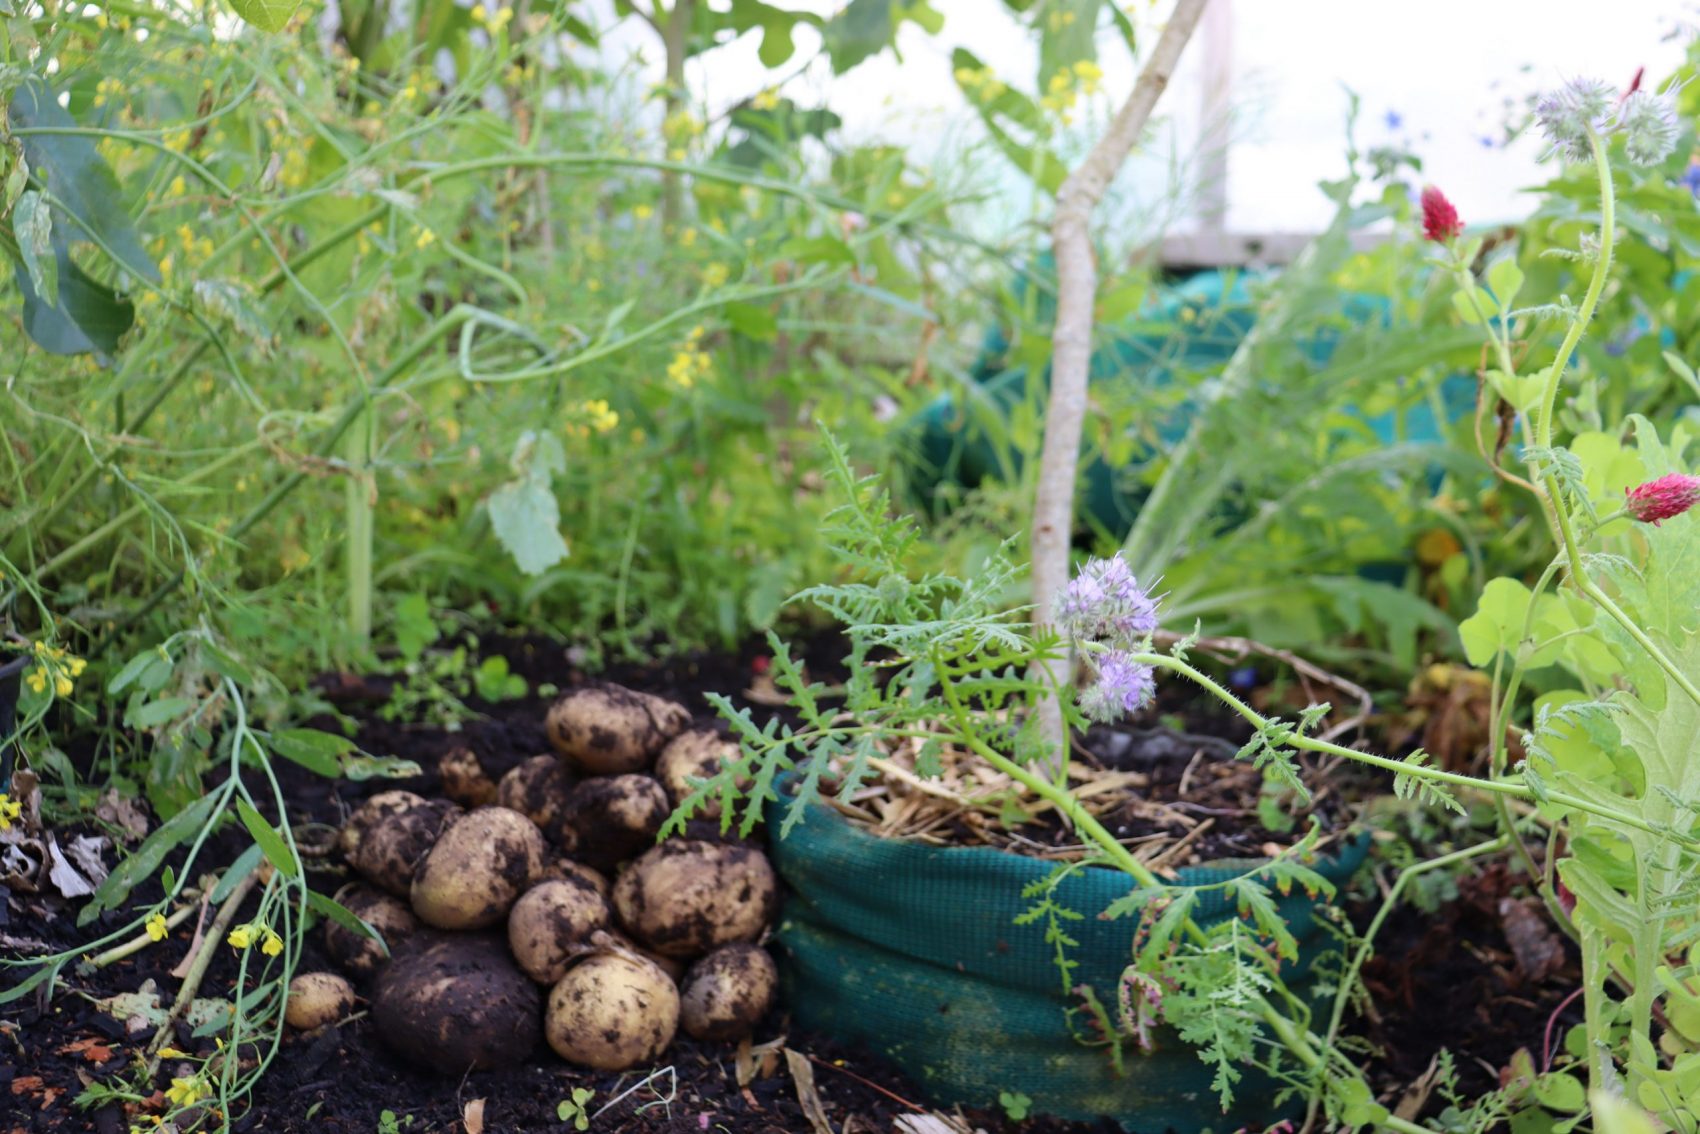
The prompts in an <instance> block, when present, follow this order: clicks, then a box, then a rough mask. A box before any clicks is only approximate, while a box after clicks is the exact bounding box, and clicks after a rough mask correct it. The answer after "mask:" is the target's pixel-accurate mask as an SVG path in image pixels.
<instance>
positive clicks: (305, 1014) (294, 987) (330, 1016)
mask: <svg viewBox="0 0 1700 1134" xmlns="http://www.w3.org/2000/svg"><path fill="white" fill-rule="evenodd" d="M353 1010H354V986H352V985H351V984H349V983H348V982H347V981H346V980H344V979H342V978H341V977H339V976H337V975H336V974H335V973H302V974H301V975H299V976H297V977H296V978H295V979H294V980H292V981H290V982H289V998H288V1004H287V1006H286V1007H285V1008H284V1010H283V1022H284V1023H286V1024H288V1025H289V1026H290V1027H292V1028H294V1029H295V1030H296V1031H299V1032H310V1031H312V1030H313V1029H315V1028H322V1027H324V1026H325V1025H327V1024H334V1023H336V1022H337V1021H338V1020H340V1019H342V1018H343V1017H344V1016H346V1015H348V1014H349V1013H350V1012H352V1011H353Z"/></svg>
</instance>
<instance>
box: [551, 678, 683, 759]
mask: <svg viewBox="0 0 1700 1134" xmlns="http://www.w3.org/2000/svg"><path fill="white" fill-rule="evenodd" d="M690 723H691V714H690V712H689V711H688V710H687V709H686V708H685V707H684V706H683V705H679V704H675V703H674V702H672V701H667V700H664V699H662V698H660V697H656V696H653V695H651V694H649V693H639V692H637V691H635V690H632V689H626V688H624V687H623V686H619V685H592V686H587V687H585V688H583V689H574V690H571V691H570V692H568V693H566V694H564V695H562V697H561V698H560V700H558V701H556V702H555V703H554V705H552V706H550V709H549V717H548V720H547V722H546V727H547V729H548V732H549V743H551V744H553V745H554V746H555V751H556V752H559V753H560V754H561V756H562V757H563V758H564V759H565V760H566V761H567V762H568V763H570V764H571V765H572V766H573V767H574V768H576V769H578V770H579V771H581V772H583V773H585V774H586V775H591V776H617V775H623V774H625V773H628V772H641V771H643V770H644V769H645V768H647V767H649V766H650V764H651V763H652V762H654V760H655V754H656V753H657V752H660V751H661V747H662V745H664V744H666V743H667V742H668V741H669V740H671V739H673V738H674V737H675V736H677V735H679V733H681V732H683V731H684V730H685V728H686V727H687V726H689V724H690Z"/></svg>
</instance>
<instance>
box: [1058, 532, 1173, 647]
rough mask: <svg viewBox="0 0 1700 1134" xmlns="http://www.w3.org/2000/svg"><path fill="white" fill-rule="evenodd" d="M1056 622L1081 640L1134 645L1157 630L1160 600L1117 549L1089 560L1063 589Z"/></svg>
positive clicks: (1070, 634) (1073, 636) (1071, 635)
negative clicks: (1110, 554) (1106, 555)
mask: <svg viewBox="0 0 1700 1134" xmlns="http://www.w3.org/2000/svg"><path fill="white" fill-rule="evenodd" d="M1057 622H1058V624H1059V625H1060V626H1061V627H1062V628H1063V630H1064V631H1065V632H1067V633H1068V635H1069V636H1070V637H1072V638H1074V639H1076V640H1079V641H1088V642H1109V643H1111V644H1112V645H1117V646H1134V645H1137V644H1138V643H1140V642H1142V641H1143V640H1144V639H1145V638H1146V637H1148V636H1150V635H1151V634H1152V633H1154V632H1155V631H1156V629H1157V600H1156V599H1154V598H1152V597H1151V592H1150V591H1149V590H1148V589H1147V588H1145V587H1142V586H1140V585H1139V580H1138V579H1135V578H1134V577H1133V572H1132V571H1131V570H1129V568H1128V565H1127V561H1126V560H1124V559H1123V558H1122V557H1121V553H1120V552H1118V553H1116V554H1115V555H1113V556H1111V557H1110V558H1108V559H1092V560H1088V561H1087V563H1086V566H1084V567H1082V568H1081V569H1080V574H1078V575H1076V576H1075V577H1074V579H1073V581H1072V582H1070V583H1069V585H1068V586H1067V587H1066V588H1065V589H1064V590H1063V595H1062V600H1061V602H1059V603H1058V607H1057Z"/></svg>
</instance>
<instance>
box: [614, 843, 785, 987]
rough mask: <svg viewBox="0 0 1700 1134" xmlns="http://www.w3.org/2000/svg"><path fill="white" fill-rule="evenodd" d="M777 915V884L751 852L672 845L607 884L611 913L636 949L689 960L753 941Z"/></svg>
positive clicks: (713, 846)
mask: <svg viewBox="0 0 1700 1134" xmlns="http://www.w3.org/2000/svg"><path fill="white" fill-rule="evenodd" d="M778 908H779V882H778V879H777V878H776V877H775V876H774V873H773V867H772V865H770V864H769V863H768V861H767V856H766V855H764V854H762V853H761V851H759V850H756V849H755V848H754V847H749V846H738V845H734V844H727V843H708V842H702V841H699V840H696V839H672V840H669V841H667V842H665V843H662V844H661V845H660V846H658V847H655V848H653V849H652V850H650V851H648V852H646V853H645V854H644V856H643V857H642V858H640V859H638V860H637V861H636V862H634V863H632V865H631V866H630V867H628V868H627V870H626V872H625V873H624V874H622V875H620V877H619V879H618V880H617V881H616V882H615V883H614V912H615V913H616V914H617V915H618V916H619V919H620V924H621V925H622V926H624V927H625V930H626V932H627V933H630V934H631V935H632V936H633V937H634V938H636V939H637V941H638V943H639V944H640V945H643V946H644V947H646V948H649V949H653V950H655V951H656V952H657V953H661V954H663V955H664V956H668V957H679V958H687V957H696V956H700V955H702V954H703V953H706V952H708V951H709V950H711V949H715V948H718V947H719V946H721V945H730V944H732V943H733V942H738V941H754V940H756V939H757V938H758V937H760V936H761V934H762V931H763V930H764V929H766V928H767V926H768V923H769V922H771V921H772V920H773V915H774V914H775V913H776V912H777V910H778Z"/></svg>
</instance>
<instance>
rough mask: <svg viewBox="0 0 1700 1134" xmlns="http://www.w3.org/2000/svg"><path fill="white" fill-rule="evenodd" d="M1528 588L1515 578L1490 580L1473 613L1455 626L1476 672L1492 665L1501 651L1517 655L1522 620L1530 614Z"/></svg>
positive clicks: (1521, 632) (1520, 638) (1465, 654)
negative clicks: (1476, 669)
mask: <svg viewBox="0 0 1700 1134" xmlns="http://www.w3.org/2000/svg"><path fill="white" fill-rule="evenodd" d="M1529 598H1530V594H1529V588H1528V587H1526V586H1524V585H1523V584H1522V583H1519V582H1518V581H1517V580H1516V579H1489V580H1488V583H1487V586H1485V587H1483V588H1482V597H1481V599H1480V600H1478V601H1477V603H1476V613H1474V614H1472V615H1470V617H1468V618H1466V619H1465V620H1464V621H1463V622H1461V623H1459V624H1458V637H1459V638H1460V639H1462V641H1463V643H1464V656H1465V657H1467V658H1469V659H1470V664H1471V665H1473V666H1475V667H1476V668H1478V669H1481V668H1483V667H1486V666H1488V665H1490V664H1492V662H1493V659H1494V656H1495V655H1496V654H1498V653H1499V652H1500V651H1501V650H1504V651H1505V652H1506V653H1508V654H1515V653H1516V652H1517V644H1518V643H1519V642H1520V641H1521V640H1522V637H1523V619H1524V616H1525V615H1526V614H1527V613H1528V611H1529Z"/></svg>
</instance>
